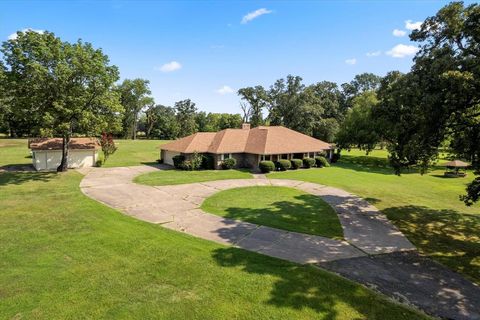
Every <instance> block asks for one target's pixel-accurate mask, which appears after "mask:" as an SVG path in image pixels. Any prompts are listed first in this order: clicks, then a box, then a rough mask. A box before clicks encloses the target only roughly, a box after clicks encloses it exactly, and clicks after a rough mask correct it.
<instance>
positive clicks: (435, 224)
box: [268, 151, 480, 283]
mask: <svg viewBox="0 0 480 320" xmlns="http://www.w3.org/2000/svg"><path fill="white" fill-rule="evenodd" d="M268 177H269V178H279V179H296V180H303V181H309V182H315V183H320V184H325V185H330V186H334V187H338V188H342V189H344V190H347V191H350V192H352V193H355V194H357V195H359V196H362V197H364V198H366V199H367V200H368V201H369V202H370V203H372V204H374V205H375V206H377V207H378V208H379V209H381V210H382V211H383V212H384V213H385V214H386V215H387V216H388V218H389V219H390V220H392V221H393V222H394V223H395V224H396V225H397V226H398V227H399V228H400V229H401V230H402V231H403V232H404V233H405V234H406V235H407V237H408V238H409V239H410V240H411V241H412V242H413V243H414V244H415V245H416V246H417V247H418V248H419V249H420V250H421V251H422V252H424V253H426V254H427V255H429V256H430V257H432V258H434V259H436V260H437V261H439V262H441V263H443V264H445V265H447V266H449V267H450V268H452V269H454V270H457V271H459V272H461V273H463V274H465V275H467V276H468V277H469V278H470V279H472V280H473V281H475V282H477V283H480V232H479V230H480V205H479V204H477V205H475V206H473V207H470V208H469V207H466V206H465V205H464V204H463V202H461V201H459V199H458V196H459V195H460V194H463V193H464V191H465V185H466V184H467V183H468V182H470V181H471V179H472V178H473V175H472V173H471V172H469V176H468V177H467V178H457V179H455V178H453V179H452V178H443V171H442V170H434V171H432V172H429V173H428V174H426V175H423V176H421V175H420V174H418V173H415V172H413V171H412V172H411V173H405V174H403V175H401V176H396V175H394V174H393V171H392V169H391V168H389V167H388V165H387V160H386V152H385V151H374V152H373V153H372V154H371V155H370V156H365V155H364V153H361V152H359V151H352V152H351V153H344V154H342V159H341V161H340V162H339V163H338V164H335V165H333V166H332V167H330V168H322V169H305V170H296V171H287V172H276V173H271V174H269V176H268Z"/></svg>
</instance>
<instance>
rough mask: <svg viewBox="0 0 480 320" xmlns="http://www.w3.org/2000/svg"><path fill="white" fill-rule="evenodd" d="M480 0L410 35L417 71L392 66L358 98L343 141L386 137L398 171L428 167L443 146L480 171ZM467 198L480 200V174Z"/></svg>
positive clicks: (451, 8) (449, 10) (447, 11)
mask: <svg viewBox="0 0 480 320" xmlns="http://www.w3.org/2000/svg"><path fill="white" fill-rule="evenodd" d="M479 26H480V5H478V4H472V5H469V6H464V4H463V3H462V2H453V3H451V4H449V5H447V6H445V7H444V8H442V9H441V10H440V11H439V12H438V13H437V14H436V15H435V16H433V17H429V18H427V19H426V20H425V21H424V22H423V24H422V26H421V28H420V29H418V30H415V31H413V32H412V34H411V35H410V39H411V40H412V41H415V42H417V43H418V44H419V46H420V50H419V51H418V53H417V55H416V56H415V59H414V64H413V66H412V68H411V71H410V72H408V73H405V74H402V73H400V72H397V71H394V72H390V73H388V74H387V75H386V76H385V77H384V78H383V79H382V80H381V81H380V86H379V87H378V88H377V89H375V90H370V91H367V92H365V93H363V94H362V95H360V96H357V97H355V98H353V100H352V108H351V109H350V110H349V111H348V112H347V115H346V118H345V121H344V122H343V123H342V125H341V126H340V130H339V133H338V135H337V137H336V141H337V143H338V145H339V146H340V147H342V148H347V149H348V148H351V147H359V148H362V149H365V150H367V151H369V150H372V149H373V148H374V147H376V146H377V145H378V144H379V143H382V144H385V145H386V146H387V149H388V151H389V160H390V163H391V165H392V166H393V167H394V169H395V171H396V172H397V173H400V172H401V171H402V169H403V168H408V167H410V166H419V167H420V168H421V170H422V172H426V170H427V169H428V168H429V166H430V165H431V164H432V163H433V162H434V161H436V160H437V159H438V156H439V152H440V150H442V149H443V148H444V149H446V150H448V152H449V153H450V155H451V156H452V157H455V158H460V159H465V160H467V161H468V162H470V163H471V165H472V167H473V169H474V170H475V173H476V174H480V68H479V66H480V28H479ZM461 199H462V200H463V201H464V202H465V203H466V204H467V205H472V204H473V202H476V201H478V200H479V199H480V177H477V178H476V179H475V180H474V181H473V182H472V183H470V184H469V185H468V187H467V195H465V196H462V197H461Z"/></svg>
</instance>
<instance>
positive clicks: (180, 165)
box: [172, 154, 185, 169]
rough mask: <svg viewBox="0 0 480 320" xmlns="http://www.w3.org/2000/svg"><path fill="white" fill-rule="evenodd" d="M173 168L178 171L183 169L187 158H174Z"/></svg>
mask: <svg viewBox="0 0 480 320" xmlns="http://www.w3.org/2000/svg"><path fill="white" fill-rule="evenodd" d="M172 160H173V166H174V167H175V168H177V169H183V162H184V161H185V156H183V155H181V154H179V155H176V156H174V157H173V158H172Z"/></svg>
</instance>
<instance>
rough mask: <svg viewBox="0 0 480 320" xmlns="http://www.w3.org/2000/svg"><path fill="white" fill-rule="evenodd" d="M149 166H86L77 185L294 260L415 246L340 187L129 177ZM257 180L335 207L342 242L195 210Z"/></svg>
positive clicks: (173, 225) (151, 217) (199, 231)
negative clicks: (151, 181)
mask: <svg viewBox="0 0 480 320" xmlns="http://www.w3.org/2000/svg"><path fill="white" fill-rule="evenodd" d="M154 170H158V169H157V168H155V167H148V166H139V167H124V168H111V169H101V168H93V169H89V170H87V172H86V176H85V178H84V179H83V180H82V182H81V184H80V187H81V189H82V191H83V192H84V193H85V194H86V195H87V196H89V197H91V198H93V199H95V200H97V201H100V202H103V203H105V204H107V205H109V206H110V207H113V208H116V209H119V210H120V211H122V212H124V213H126V214H128V215H131V216H134V217H136V218H138V219H141V220H144V221H148V222H151V223H160V224H162V226H163V227H165V228H169V229H173V230H177V231H181V232H186V233H188V234H191V235H193V236H196V237H200V238H203V239H207V240H211V241H215V242H219V243H222V244H228V245H235V246H237V247H240V248H244V249H247V250H251V251H256V252H260V253H262V254H266V255H270V256H274V257H278V258H282V259H286V260H290V261H294V262H299V263H317V262H326V261H332V260H337V259H345V258H353V257H359V256H364V255H366V254H378V253H390V252H396V251H405V250H414V249H415V248H414V247H413V245H412V244H411V243H410V242H409V241H408V240H407V239H406V238H405V237H404V236H403V234H402V233H401V232H400V231H399V230H398V229H397V228H396V227H395V226H393V225H392V224H391V223H390V222H389V221H388V219H387V218H386V217H385V216H384V215H383V214H381V213H380V212H379V211H378V210H377V209H376V208H375V207H373V206H372V205H370V204H369V203H368V202H366V201H365V200H362V199H360V198H359V197H357V196H355V195H352V194H350V193H348V192H345V191H343V190H340V189H336V188H332V187H326V186H322V185H318V184H314V183H308V182H301V181H295V180H280V179H271V180H269V179H234V180H219V181H210V182H203V183H191V184H183V185H171V186H157V187H151V186H145V185H139V184H135V183H133V182H132V179H133V178H134V177H135V176H136V175H139V174H142V173H146V172H149V171H154ZM262 185H269V186H270V185H271V186H286V187H292V188H297V189H300V190H302V191H305V192H308V193H311V194H314V195H317V196H319V197H321V198H322V199H323V200H325V201H326V202H327V203H329V204H330V205H331V206H332V207H333V208H334V209H335V210H336V211H337V213H338V217H339V219H340V222H341V224H342V227H343V232H344V237H345V240H346V241H338V240H333V239H329V238H325V237H320V236H314V235H306V234H300V233H295V232H289V231H285V230H280V229H275V228H270V227H265V226H260V225H256V224H253V223H248V222H242V221H236V220H232V219H228V218H223V217H219V216H216V215H212V214H209V213H206V212H203V211H202V210H201V209H200V205H201V203H202V202H203V201H204V200H205V198H207V197H209V196H211V195H213V194H214V193H216V192H219V191H222V190H226V189H231V188H237V187H247V186H262Z"/></svg>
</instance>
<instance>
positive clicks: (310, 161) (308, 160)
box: [303, 158, 315, 168]
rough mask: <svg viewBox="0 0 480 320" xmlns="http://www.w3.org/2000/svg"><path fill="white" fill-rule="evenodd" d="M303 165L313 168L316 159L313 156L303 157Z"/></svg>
mask: <svg viewBox="0 0 480 320" xmlns="http://www.w3.org/2000/svg"><path fill="white" fill-rule="evenodd" d="M303 166H304V167H305V168H311V167H314V166H315V159H313V158H303Z"/></svg>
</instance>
